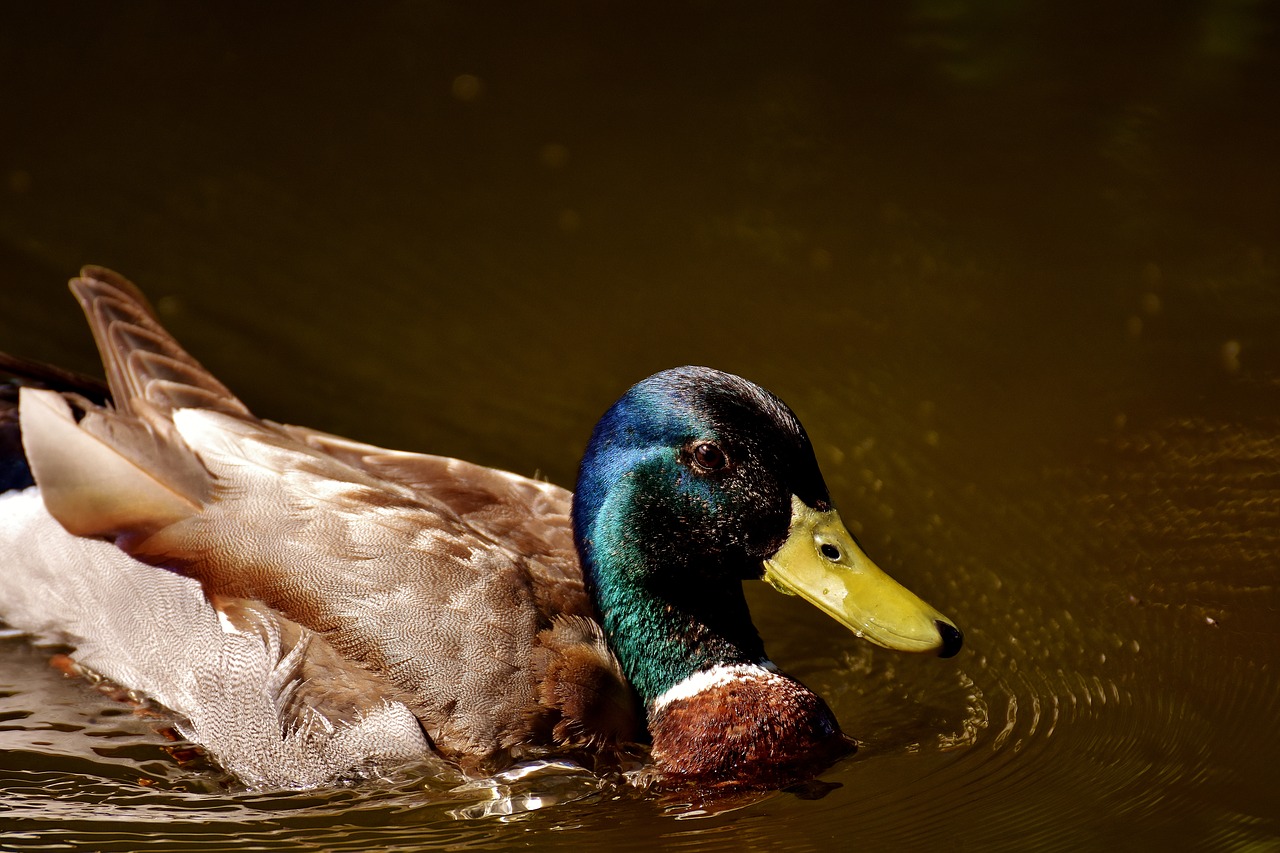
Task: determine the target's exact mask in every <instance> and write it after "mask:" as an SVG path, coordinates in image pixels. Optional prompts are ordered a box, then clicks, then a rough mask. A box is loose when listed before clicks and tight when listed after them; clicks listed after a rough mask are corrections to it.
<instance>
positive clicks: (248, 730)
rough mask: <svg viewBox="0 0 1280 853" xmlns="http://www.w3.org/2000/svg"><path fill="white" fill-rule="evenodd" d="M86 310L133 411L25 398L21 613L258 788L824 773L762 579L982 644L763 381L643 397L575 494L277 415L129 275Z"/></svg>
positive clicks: (10, 553) (618, 416)
mask: <svg viewBox="0 0 1280 853" xmlns="http://www.w3.org/2000/svg"><path fill="white" fill-rule="evenodd" d="M71 290H72V291H73V293H74V294H75V296H76V297H77V299H78V300H79V302H80V304H81V306H82V307H83V309H84V311H85V314H86V315H87V317H88V320H89V324H90V326H91V327H92V330H93V334H94V337H95V339H96V341H97V344H98V348H99V350H100V352H101V355H102V359H103V363H104V366H105V371H106V376H107V386H108V389H109V400H107V399H104V400H102V401H95V400H94V399H93V397H92V395H91V394H89V393H87V392H86V391H85V389H84V385H85V383H78V387H79V388H80V390H75V389H73V388H72V387H71V386H73V385H77V383H75V382H73V381H71V380H67V379H66V378H65V377H64V376H62V375H57V376H53V377H52V378H50V376H51V374H47V373H46V374H45V375H44V378H45V379H46V381H45V382H44V385H45V387H44V388H41V387H36V385H37V384H38V383H28V385H27V386H26V387H22V388H21V389H20V390H19V392H18V395H17V401H16V415H15V413H14V409H15V403H14V401H13V400H12V399H10V401H9V402H8V403H7V404H3V405H2V406H0V453H5V452H6V451H5V448H6V447H7V448H8V450H7V456H8V458H7V459H5V460H0V461H3V462H5V463H6V465H7V467H4V468H0V476H3V477H4V479H3V480H0V491H3V495H0V561H2V562H3V565H4V570H3V572H0V617H3V619H5V620H6V621H7V622H8V623H9V624H10V625H11V626H14V627H16V628H19V629H22V630H25V631H29V632H32V633H33V634H36V635H40V636H44V637H46V638H50V639H56V640H58V641H61V642H65V643H68V644H70V645H72V646H73V647H75V652H74V655H75V657H76V660H77V661H78V663H79V664H80V665H81V666H82V667H83V668H84V669H86V670H89V671H93V672H96V673H98V674H99V675H101V676H104V677H106V678H107V679H110V680H111V681H113V682H115V683H117V684H120V685H123V686H124V687H127V688H131V689H133V690H135V691H138V692H139V693H140V694H144V695H146V696H149V697H151V698H152V699H154V700H155V701H157V702H158V703H160V704H162V705H164V706H167V707H168V708H169V709H170V710H172V711H173V712H174V713H175V714H176V715H177V716H178V717H179V718H180V719H181V720H182V722H181V723H180V725H181V731H182V732H183V733H184V734H185V735H186V736H188V737H189V738H190V739H191V740H193V741H195V742H196V743H199V744H201V745H202V746H204V747H205V749H206V750H207V751H208V753H209V754H210V755H211V756H212V757H213V758H214V759H215V760H216V761H218V762H219V763H220V764H221V765H222V766H223V767H225V768H226V769H227V770H229V771H230V772H232V773H234V774H237V775H238V776H239V777H240V778H241V779H242V780H244V781H245V782H246V783H247V784H249V785H252V786H257V787H310V786H315V785H321V784H325V783H328V782H332V781H334V780H338V779H342V778H347V777H352V776H361V775H368V774H370V773H378V772H382V771H383V770H384V769H385V768H387V767H389V766H392V765H395V764H396V763H399V762H405V761H410V760H413V759H415V758H421V757H423V756H426V755H429V754H434V755H437V756H443V757H444V758H445V759H447V760H448V761H449V762H452V763H453V764H454V765H456V766H457V767H459V768H461V769H462V770H463V771H464V772H466V773H471V774H483V773H488V772H492V771H494V770H496V769H500V768H502V767H504V766H506V765H510V764H512V763H513V762H518V761H521V760H524V759H528V758H531V757H538V756H546V755H554V754H559V753H571V754H576V755H593V754H606V753H609V752H610V751H615V750H617V749H619V748H620V747H623V746H625V745H627V744H631V743H636V742H642V743H647V744H650V745H651V746H650V752H649V755H650V756H651V759H650V760H651V767H652V770H653V771H654V773H655V774H656V777H657V778H659V779H661V780H665V781H666V782H669V783H672V784H686V783H688V784H693V785H722V784H741V785H744V786H763V787H770V786H778V785H782V784H786V783H787V782H788V781H794V780H796V779H802V778H805V777H807V776H811V775H812V774H813V773H816V772H818V771H820V770H821V769H822V768H824V767H826V766H829V764H830V763H831V761H832V760H834V758H835V757H836V756H839V755H841V754H844V753H846V752H847V751H848V750H849V749H850V744H851V741H850V739H849V738H847V737H846V736H845V735H844V734H843V733H842V732H841V730H840V727H839V725H838V723H837V721H836V719H835V717H834V715H833V714H832V712H831V710H830V709H829V708H828V706H827V705H826V703H824V702H823V700H822V699H821V698H820V697H819V696H817V695H816V694H814V693H813V692H812V691H810V690H809V689H807V688H806V687H804V686H803V685H802V684H800V683H799V682H798V681H796V680H794V679H792V678H790V677H788V676H786V675H784V674H783V673H782V672H780V671H779V670H778V668H777V667H776V666H775V665H774V664H773V663H772V662H771V661H770V660H769V658H768V656H767V655H766V654H765V650H764V646H763V644H762V643H761V640H760V637H759V635H758V633H757V631H756V629H755V627H754V625H753V624H752V621H751V616H750V614H749V613H748V609H747V604H746V601H745V598H744V595H743V586H742V582H743V581H745V580H756V579H763V580H764V581H766V582H767V583H769V584H771V585H773V586H774V587H776V588H778V589H779V590H781V591H783V592H785V593H788V594H796V595H800V596H803V597H804V598H806V599H807V600H809V601H810V602H812V603H813V604H815V605H816V606H817V607H818V608H819V609H821V610H822V611H824V612H825V613H827V614H829V615H830V616H832V617H834V618H835V619H836V620H837V621H838V622H840V623H841V624H843V625H845V626H847V627H848V628H850V629H852V630H854V631H856V632H857V633H858V635H859V636H863V637H866V638H867V639H870V640H872V641H873V642H875V643H878V644H880V645H883V646H887V647H890V648H894V649H901V650H905V651H917V652H935V653H938V654H940V655H941V656H943V657H947V656H950V655H954V654H955V653H956V652H957V651H958V650H959V648H960V645H961V633H960V631H959V630H958V629H957V628H956V626H955V624H954V623H953V622H952V621H951V620H949V619H947V618H946V617H944V616H943V615H942V614H941V613H939V612H938V611H937V610H935V609H933V608H932V607H930V606H929V605H928V604H926V603H924V602H923V601H922V600H920V599H919V598H917V597H916V596H915V595H913V594H912V593H911V592H909V591H907V590H906V589H904V588H903V587H901V586H899V585H898V584H897V583H895V582H894V581H892V580H891V579H890V578H889V577H888V576H887V575H885V574H884V573H883V572H882V571H881V570H880V569H878V568H877V567H876V566H875V565H874V564H873V563H872V562H871V561H870V560H869V559H868V558H867V557H866V556H865V555H864V554H863V552H862V550H861V548H860V547H859V546H858V543H857V542H856V541H855V539H854V537H853V536H852V535H851V534H850V533H849V532H848V531H847V530H846V528H845V526H844V524H843V523H842V522H841V520H840V516H839V515H838V513H837V512H836V510H835V509H834V508H833V506H832V503H831V497H830V495H829V493H828V491H827V487H826V485H825V483H824V481H823V477H822V473H821V472H820V471H819V469H818V464H817V462H816V460H815V457H814V452H813V448H812V446H811V445H810V442H809V439H808V437H807V435H806V434H805V431H804V429H803V427H802V426H801V425H800V423H799V421H798V420H797V419H796V417H795V415H794V414H792V412H791V410H790V409H788V408H787V406H786V405H785V404H783V403H782V402H781V401H780V400H779V399H778V398H777V397H775V396H774V395H773V394H771V393H769V392H768V391H765V390H764V389H762V388H760V387H758V386H756V385H754V384H752V383H750V382H748V381H746V380H744V379H741V378H739V377H737V376H733V375H730V374H727V373H722V372H720V371H716V370H712V369H710V368H705V367H681V368H676V369H674V370H667V371H665V372H662V373H659V374H656V375H654V376H651V377H649V378H648V379H645V380H644V381H642V382H640V383H638V384H636V385H635V386H634V387H632V388H631V389H630V390H628V391H627V392H626V394H624V395H623V396H622V398H621V399H619V400H618V401H617V402H616V403H615V404H614V405H613V406H612V407H611V408H610V409H609V410H608V411H607V412H606V413H605V415H604V416H603V418H602V419H601V420H600V422H599V424H598V425H597V426H596V428H595V430H594V432H593V434H592V436H591V440H590V443H589V445H588V447H587V450H586V453H585V456H584V458H583V460H582V464H581V468H580V472H579V476H578V481H577V494H576V496H573V495H571V494H570V493H569V492H568V491H566V490H564V489H561V488H558V487H556V486H554V485H551V484H549V483H545V482H540V481H537V480H533V479H528V478H525V477H521V476H518V475H515V474H510V473H506V472H502V471H497V470H493V469H489V468H484V467H481V466H478V465H474V464H471V463H468V462H463V461H460V460H457V459H448V458H443V457H438V456H427V455H422V454H417V453H405V452H400V451H394V450H387V449H384V448H380V447H374V446H371V445H367V444H361V443H359V442H356V441H351V440H348V439H344V438H339V437H337V436H334V435H329V434H326V433H323V432H319V431H316V430H312V429H306V428H303V427H296V426H286V425H283V424H278V423H273V422H271V421H267V420H262V419H260V418H258V417H255V416H254V415H253V414H252V413H251V412H250V411H249V410H248V409H247V408H246V407H245V405H244V404H243V403H241V402H240V401H239V400H238V399H237V398H236V397H235V396H233V395H232V394H231V392H230V391H228V390H227V388H226V387H224V386H223V385H222V383H220V382H219V381H218V380H217V379H215V378H214V377H213V376H212V375H211V374H210V373H208V372H207V371H206V370H205V369H204V368H202V367H201V366H200V364H199V363H197V362H196V361H195V360H194V359H193V358H192V357H191V356H190V355H188V354H187V353H186V351H184V350H183V349H182V348H181V347H180V346H179V345H178V343H177V342H176V341H175V340H174V339H173V338H172V337H171V336H170V335H169V334H168V333H167V332H166V331H165V330H164V329H163V328H162V327H161V325H160V323H159V322H158V320H157V319H156V316H155V314H154V313H153V312H152V311H151V309H150V308H149V307H148V304H147V302H146V300H145V298H144V297H143V296H142V294H141V293H140V292H139V291H138V290H137V288H135V287H134V286H133V284H131V283H130V282H129V281H127V280H125V279H124V278H123V277H121V276H119V275H117V274H115V273H113V272H111V271H109V270H105V269H102V268H97V267H89V268H86V269H84V270H83V271H82V272H81V275H80V276H79V277H78V278H76V279H74V280H72V282H71ZM28 367H29V366H28ZM10 372H26V373H28V374H30V373H40V370H38V369H36V370H31V369H23V368H12V367H11V369H10ZM104 396H105V395H104ZM19 431H20V434H21V451H19V450H18V446H17V434H18V432H19ZM6 437H7V439H6ZM6 440H7V444H6Z"/></svg>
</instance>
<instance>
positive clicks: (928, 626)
mask: <svg viewBox="0 0 1280 853" xmlns="http://www.w3.org/2000/svg"><path fill="white" fill-rule="evenodd" d="M764 580H765V581H767V582H768V583H769V584H770V585H771V586H773V587H774V588H775V589H777V590H779V591H781V592H784V593H786V594H787V595H798V596H800V597H801V598H803V599H805V600H806V601H808V602H810V603H811V604H813V605H814V606H816V607H817V608H818V609H819V610H822V611H823V612H825V613H826V614H828V615H829V616H831V618H833V619H835V620H836V621H837V622H839V623H840V624H842V625H844V626H845V627H847V628H848V629H849V630H851V631H853V632H854V633H855V634H857V635H858V636H859V637H865V638H867V639H868V640H870V641H871V642H873V643H875V644H877V645H880V646H884V647H885V648H888V649H897V650H899V651H904V652H936V653H937V654H938V655H939V656H941V657H951V656H952V655H954V654H955V653H956V652H958V651H960V645H961V643H962V642H963V640H964V637H963V635H962V634H961V633H960V629H958V628H957V627H956V626H955V623H954V622H952V621H951V620H950V619H948V618H947V617H945V616H943V615H942V614H941V613H939V612H938V611H937V610H934V609H933V608H932V607H930V606H929V605H928V604H926V603H925V602H924V601H922V600H921V599H920V598H919V597H918V596H917V595H916V594H915V593H913V592H911V591H910V590H908V589H907V588H906V587H904V586H902V584H900V583H898V582H897V581H895V580H894V579H893V578H891V577H889V576H888V575H887V574H885V573H884V572H883V571H881V570H880V568H879V567H878V566H877V565H876V564H875V563H873V562H871V559H870V558H869V557H868V556H867V555H866V554H864V553H863V552H862V549H861V548H859V547H858V544H857V543H856V542H855V541H854V539H853V536H852V534H850V533H849V531H848V530H846V529H845V526H844V522H842V521H841V520H840V515H839V513H837V512H836V511H835V510H834V509H832V510H827V511H825V512H823V511H819V510H816V509H814V508H813V507H810V506H808V505H806V504H805V503H804V501H802V500H800V499H799V498H797V497H792V498H791V530H790V533H789V534H788V536H787V541H786V542H784V543H783V545H782V547H781V548H779V549H778V551H777V553H775V554H774V555H773V556H772V557H770V558H769V559H767V560H765V561H764Z"/></svg>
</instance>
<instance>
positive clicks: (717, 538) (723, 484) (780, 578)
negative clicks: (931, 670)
mask: <svg viewBox="0 0 1280 853" xmlns="http://www.w3.org/2000/svg"><path fill="white" fill-rule="evenodd" d="M573 521H574V534H575V537H576V540H577V545H578V551H579V553H580V555H581V557H582V560H583V568H584V573H585V576H586V580H587V585H588V588H589V590H590V592H591V594H592V595H593V597H594V600H595V603H596V605H597V607H598V608H599V610H600V615H601V618H602V621H603V623H604V627H605V631H606V633H607V634H608V636H609V639H610V642H611V643H612V644H613V647H614V650H615V652H616V653H617V655H618V657H619V659H620V660H621V661H622V664H623V668H624V670H625V671H626V674H627V677H628V678H629V679H630V680H631V682H632V683H633V684H634V685H635V686H636V688H637V690H638V691H639V692H640V695H641V696H642V697H643V698H644V699H645V701H646V702H649V701H652V700H653V699H654V698H656V697H657V696H658V695H660V694H661V693H662V692H663V691H665V690H667V689H668V688H670V687H671V686H672V685H673V684H676V683H677V682H679V681H681V680H683V679H684V678H687V677H688V676H689V675H691V674H693V673H694V672H698V671H700V670H703V669H706V668H708V667H710V666H714V665H716V664H734V663H758V662H760V661H762V660H764V658H765V656H764V649H763V646H762V644H761V642H760V638H759V636H758V634H757V633H756V630H755V627H754V626H753V625H752V624H751V619H750V615H749V614H748V612H747V607H746V603H745V600H744V598H743V595H742V586H741V581H743V580H749V579H760V578H763V579H765V580H767V581H769V582H770V583H772V584H773V585H774V586H775V587H778V588H779V589H781V590H783V591H784V592H788V593H797V594H800V595H802V596H804V597H806V598H808V599H809V600H811V601H813V602H814V603H815V604H817V605H818V606H819V607H820V608H821V609H823V610H824V611H826V612H827V613H829V614H831V615H832V616H834V617H835V618H836V619H837V620H839V621H841V622H842V623H844V624H846V625H848V626H849V627H850V628H851V629H853V630H854V631H856V632H858V633H860V634H861V635H864V636H867V637H868V638H870V639H872V640H873V641H876V642H879V643H881V644H883V645H888V646H891V647H895V648H904V649H908V650H913V651H923V650H939V649H940V650H941V651H942V653H943V654H953V653H954V652H955V651H956V650H958V648H959V643H960V633H959V631H958V630H956V629H955V626H954V625H952V624H951V623H950V621H949V620H946V619H945V617H942V616H941V614H939V613H937V612H936V611H934V610H933V609H932V608H931V607H929V606H928V605H927V604H925V603H924V602H923V601H920V600H919V599H918V598H916V597H915V596H914V595H912V594H911V593H909V592H907V591H906V590H905V589H903V588H902V587H900V586H898V585H897V584H895V583H894V582H893V581H891V580H889V579H888V578H887V576H885V575H883V573H881V572H880V571H879V570H878V569H876V568H875V566H874V565H873V564H871V562H870V561H869V560H867V558H866V557H865V556H864V555H862V552H861V550H860V549H859V548H858V546H857V545H856V543H855V542H854V540H853V537H852V536H851V535H850V534H849V533H848V532H847V531H846V530H845V528H844V526H843V524H841V523H840V521H839V517H838V516H837V515H836V513H835V511H834V510H833V509H832V508H831V501H830V496H829V494H828V492H827V487H826V483H825V482H824V481H823V478H822V472H821V471H820V470H819V469H818V463H817V460H816V459H815V457H814V453H813V447H812V445H811V444H810V442H809V437H808V436H807V435H806V434H805V431H804V428H803V427H802V426H801V425H800V422H799V421H798V420H797V419H796V417H795V415H794V414H792V412H791V410H790V409H789V408H787V406H786V405H785V404H784V403H783V402H782V401H781V400H779V399H778V398H777V397H775V396H774V395H773V394H770V393H769V392H768V391H766V390H764V389H763V388H760V387H759V386H757V385H754V384H752V383H750V382H748V381H746V380H745V379H742V378H740V377H737V376H733V375H731V374H728V373H722V372H720V371H717V370H712V369H710V368H705V367H681V368H676V369H674V370H668V371H664V372H662V373H659V374H656V375H654V376H651V377H649V378H648V379H646V380H644V381H643V382H640V383H638V384H637V385H635V386H634V387H632V388H631V389H630V390H629V391H628V392H627V393H626V394H625V395H624V396H623V397H622V398H621V399H620V400H618V402H617V403H615V404H614V405H613V407H612V408H610V409H609V411H608V412H606V413H605V415H604V417H603V418H601V420H600V422H599V423H598V424H597V425H596V428H595V431H594V433H593V434H592V436H591V442H590V444H589V445H588V447H587V451H586V454H585V456H584V458H583V461H582V467H581V469H580V471H579V475H578V485H577V494H576V495H575V498H574V508H573ZM853 598H856V599H857V600H856V601H855V600H851V599H853Z"/></svg>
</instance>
